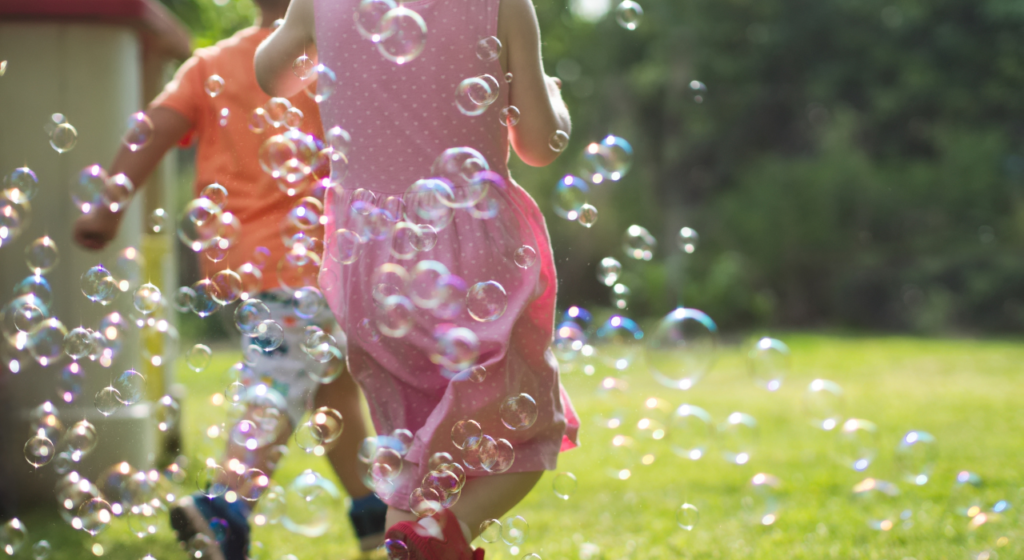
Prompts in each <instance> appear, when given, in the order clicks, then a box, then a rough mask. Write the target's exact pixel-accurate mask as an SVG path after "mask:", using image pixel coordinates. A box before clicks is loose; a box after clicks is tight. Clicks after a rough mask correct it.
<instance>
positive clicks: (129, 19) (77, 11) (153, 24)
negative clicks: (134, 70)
mask: <svg viewBox="0 0 1024 560" xmlns="http://www.w3.org/2000/svg"><path fill="white" fill-rule="evenodd" d="M0 19H3V20H35V21H41V20H72V21H76V22H80V23H88V22H104V23H121V24H127V25H132V26H135V27H137V28H138V29H139V30H140V31H141V32H143V33H145V34H146V35H147V36H148V38H149V39H151V40H152V41H153V44H154V45H155V46H157V47H158V48H159V49H160V50H161V51H163V52H165V53H166V54H167V55H168V56H171V57H173V58H177V59H184V58H188V56H189V55H190V54H191V52H192V49H191V46H190V44H189V41H190V37H189V33H188V30H186V29H185V26H184V25H183V24H182V23H181V21H180V20H179V19H178V18H176V17H175V16H174V14H172V13H171V12H170V11H169V10H168V9H167V8H165V7H164V6H163V4H161V3H160V2H157V1H156V0H0Z"/></svg>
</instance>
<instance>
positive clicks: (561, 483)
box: [551, 472, 576, 500]
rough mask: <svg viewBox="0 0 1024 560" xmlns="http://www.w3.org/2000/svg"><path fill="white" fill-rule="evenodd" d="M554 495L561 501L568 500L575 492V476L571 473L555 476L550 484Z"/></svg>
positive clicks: (561, 473)
mask: <svg viewBox="0 0 1024 560" xmlns="http://www.w3.org/2000/svg"><path fill="white" fill-rule="evenodd" d="M551 486H552V488H554V490H555V495H556V496H558V497H559V498H561V499H563V500H568V499H569V498H571V497H572V495H573V493H575V492H576V475H574V474H572V473H571V472H560V473H558V474H556V475H555V479H554V480H553V481H552V484H551Z"/></svg>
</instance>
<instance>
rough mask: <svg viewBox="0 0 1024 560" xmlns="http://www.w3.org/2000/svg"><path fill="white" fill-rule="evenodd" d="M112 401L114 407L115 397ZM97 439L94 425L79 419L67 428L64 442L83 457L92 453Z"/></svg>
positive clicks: (69, 448) (73, 451)
mask: <svg viewBox="0 0 1024 560" xmlns="http://www.w3.org/2000/svg"><path fill="white" fill-rule="evenodd" d="M113 401H114V404H115V408H116V405H117V399H116V398H115V399H113ZM98 441H99V438H98V436H97V435H96V426H93V425H92V423H90V422H89V421H88V420H80V421H78V422H77V423H76V424H75V425H73V426H71V429H69V430H68V432H67V434H66V435H65V442H64V443H65V444H66V445H67V447H68V450H70V451H71V452H72V453H77V454H79V455H81V456H83V457H84V456H86V455H88V454H89V453H92V450H93V449H96V443H97V442H98Z"/></svg>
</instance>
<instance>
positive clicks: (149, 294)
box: [132, 283, 163, 315]
mask: <svg viewBox="0 0 1024 560" xmlns="http://www.w3.org/2000/svg"><path fill="white" fill-rule="evenodd" d="M162 297H163V294H161V293H160V288H157V287H156V286H154V285H152V284H149V283H146V284H143V285H141V286H139V289H137V290H135V295H134V297H133V298H132V303H134V304H135V309H138V310H139V313H142V314H143V315H148V314H150V313H152V312H154V311H156V310H158V309H160V306H161V305H162V301H163V300H162V299H161V298H162Z"/></svg>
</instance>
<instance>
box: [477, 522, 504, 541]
mask: <svg viewBox="0 0 1024 560" xmlns="http://www.w3.org/2000/svg"><path fill="white" fill-rule="evenodd" d="M500 538H501V521H498V520H497V519H487V520H485V521H484V522H483V523H481V524H480V540H482V541H484V542H485V543H496V542H498V539H500Z"/></svg>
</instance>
